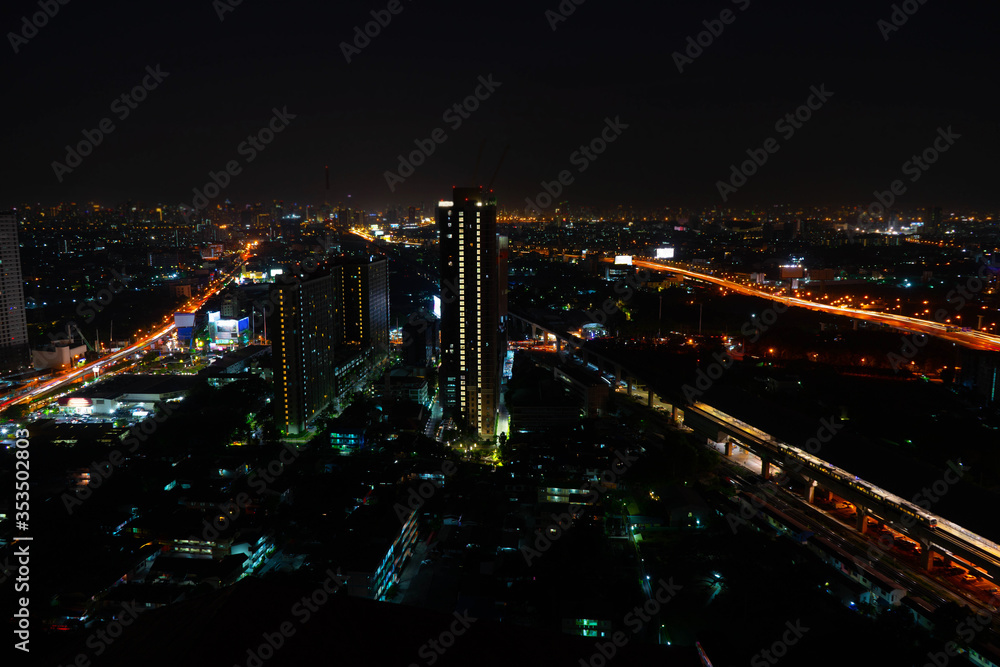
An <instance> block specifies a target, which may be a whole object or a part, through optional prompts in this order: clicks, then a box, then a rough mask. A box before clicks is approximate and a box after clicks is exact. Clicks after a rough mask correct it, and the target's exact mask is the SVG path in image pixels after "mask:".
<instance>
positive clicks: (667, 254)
mask: <svg viewBox="0 0 1000 667" xmlns="http://www.w3.org/2000/svg"><path fill="white" fill-rule="evenodd" d="M673 257H674V249H673V248H657V249H656V259H673Z"/></svg>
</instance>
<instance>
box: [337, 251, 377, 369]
mask: <svg viewBox="0 0 1000 667" xmlns="http://www.w3.org/2000/svg"><path fill="white" fill-rule="evenodd" d="M333 272H334V280H335V281H336V285H335V290H336V293H337V342H338V344H340V345H345V346H358V347H361V348H365V349H366V350H371V351H373V352H375V353H377V354H380V355H387V354H388V352H389V261H388V260H387V259H385V258H375V257H363V258H345V259H340V260H337V261H336V264H335V266H334V267H333Z"/></svg>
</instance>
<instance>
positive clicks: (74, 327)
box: [66, 322, 96, 352]
mask: <svg viewBox="0 0 1000 667" xmlns="http://www.w3.org/2000/svg"><path fill="white" fill-rule="evenodd" d="M73 331H76V333H77V334H79V335H80V340H82V341H83V342H84V344H85V345H86V346H87V349H88V350H90V351H91V352H96V350H95V349H94V346H93V345H91V344H90V341H89V340H87V337H86V336H84V335H83V332H82V331H80V327H79V326H77V324H76V322H70V323H69V324H67V325H66V336H67V338H69V339H70V340H73Z"/></svg>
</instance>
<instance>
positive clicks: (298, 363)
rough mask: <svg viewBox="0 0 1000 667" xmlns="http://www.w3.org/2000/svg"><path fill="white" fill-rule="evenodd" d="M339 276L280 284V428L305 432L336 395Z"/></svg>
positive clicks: (273, 332) (271, 328)
mask: <svg viewBox="0 0 1000 667" xmlns="http://www.w3.org/2000/svg"><path fill="white" fill-rule="evenodd" d="M335 301H336V292H335V287H334V275H333V274H329V273H328V274H326V275H322V276H318V277H315V278H311V279H308V280H301V281H291V282H289V283H285V284H281V283H279V284H276V285H275V286H274V287H273V288H272V292H271V303H273V304H274V310H273V312H272V315H271V320H270V321H269V322H268V334H269V335H270V337H271V344H272V354H273V366H274V394H275V399H276V402H277V406H276V422H277V424H278V428H280V429H282V430H283V431H284V432H286V433H288V434H295V433H301V432H303V431H304V430H305V428H306V424H307V423H308V422H309V420H311V419H313V418H314V417H315V416H316V415H318V414H319V413H320V411H321V410H323V408H325V407H326V406H327V405H328V404H329V403H330V401H331V400H333V398H334V395H335V387H336V382H335V376H334V342H335V338H336V306H335Z"/></svg>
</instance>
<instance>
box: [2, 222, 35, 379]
mask: <svg viewBox="0 0 1000 667" xmlns="http://www.w3.org/2000/svg"><path fill="white" fill-rule="evenodd" d="M30 360H31V355H30V352H29V350H28V324H27V320H26V319H25V312H24V277H23V276H22V275H21V251H20V246H18V243H17V217H16V216H15V215H14V214H13V213H0V370H14V369H16V368H20V367H21V366H26V365H27V364H28V363H29V362H30Z"/></svg>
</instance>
